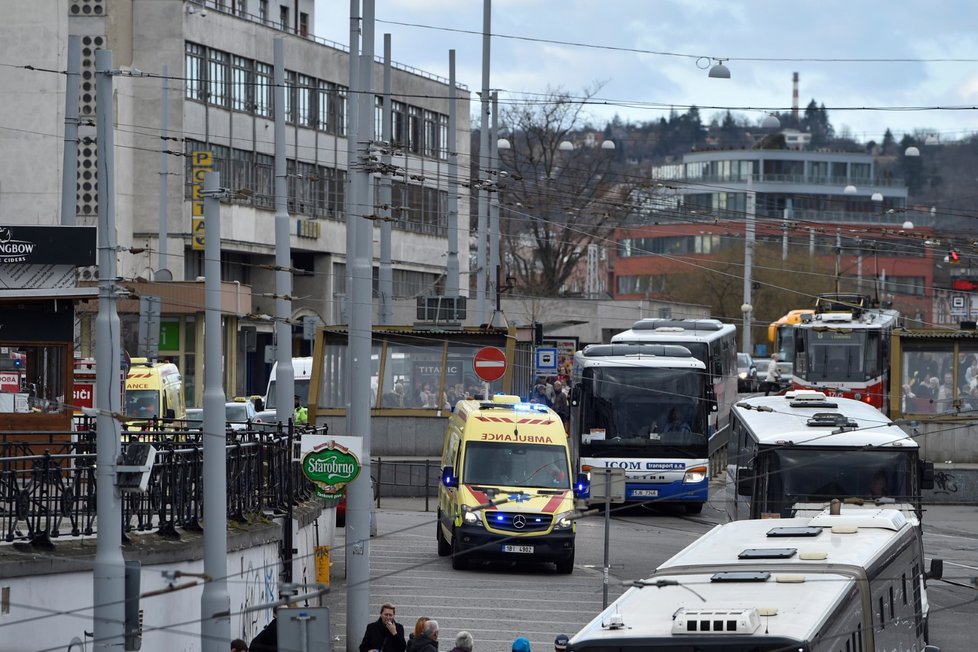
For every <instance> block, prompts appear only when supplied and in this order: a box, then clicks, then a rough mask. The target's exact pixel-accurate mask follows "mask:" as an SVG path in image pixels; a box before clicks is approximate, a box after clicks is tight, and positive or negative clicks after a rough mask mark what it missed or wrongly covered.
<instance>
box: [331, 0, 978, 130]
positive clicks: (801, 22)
mask: <svg viewBox="0 0 978 652" xmlns="http://www.w3.org/2000/svg"><path fill="white" fill-rule="evenodd" d="M376 7H377V10H376V13H377V24H376V38H377V53H378V54H382V52H383V34H384V33H390V34H392V50H393V58H394V60H395V61H398V62H400V63H404V64H407V65H410V66H414V67H416V68H421V69H423V70H426V71H429V72H432V73H435V74H438V75H441V76H444V77H447V76H448V50H449V49H452V48H454V49H455V50H456V75H457V78H458V80H459V82H461V83H464V84H466V85H467V86H468V87H469V89H470V90H471V91H472V92H473V93H474V92H475V91H478V90H479V89H480V88H481V85H482V36H481V32H482V8H483V2H482V0H376ZM976 25H978V5H976V4H975V3H974V1H973V0H931V1H930V2H920V1H910V0H897V1H896V2H894V1H893V0H890V1H889V2H884V1H880V0H848V1H846V2H842V1H840V0H821V1H817V0H792V1H791V2H784V1H783V0H782V1H781V2H774V1H772V0H724V1H720V0H493V3H492V30H491V31H492V33H493V34H494V36H493V39H492V62H491V71H492V73H491V87H492V88H496V89H500V101H501V102H504V101H505V99H506V97H507V96H510V95H515V96H522V95H523V94H528V93H545V92H546V91H547V89H548V87H549V88H560V89H562V90H564V91H566V92H568V93H571V94H572V95H579V94H581V92H582V91H583V89H585V88H589V87H593V86H595V85H596V84H603V86H602V87H601V90H600V91H599V92H598V94H597V96H596V97H597V98H600V99H602V100H606V101H607V104H605V105H600V106H597V105H595V106H592V107H591V108H590V109H589V113H590V115H591V116H592V118H593V123H594V124H595V125H596V126H598V127H601V126H603V125H604V123H605V122H606V121H607V120H608V119H610V118H611V117H612V116H614V115H615V114H618V115H620V116H621V117H622V118H623V119H626V120H631V121H635V122H640V121H648V120H654V119H658V118H659V117H660V116H662V115H664V114H666V113H668V110H669V108H668V107H670V106H675V107H676V108H677V110H679V111H685V110H686V107H688V106H689V105H696V106H698V107H700V112H701V115H702V116H703V118H704V121H708V120H709V119H710V118H711V117H712V116H714V115H715V114H718V113H721V112H722V111H724V110H725V109H727V108H730V109H731V110H733V111H734V112H735V113H737V114H739V115H741V116H744V117H748V118H749V119H751V120H752V121H759V120H760V119H761V118H763V116H764V111H763V110H764V109H776V110H788V109H790V107H791V76H792V73H793V72H796V71H797V72H798V73H799V75H800V92H799V95H800V103H801V107H802V109H804V107H805V105H806V104H808V102H809V101H810V100H811V99H813V98H814V99H815V100H816V101H817V102H818V103H819V104H822V103H824V104H825V106H826V107H827V108H828V109H829V119H830V121H831V122H832V124H833V126H834V127H835V128H836V132H837V133H838V132H841V131H843V130H844V129H846V128H847V129H848V131H849V132H850V135H852V136H853V137H855V138H856V139H858V140H861V141H868V140H879V139H881V138H882V135H883V131H884V130H885V129H886V127H890V128H891V129H892V130H893V132H894V134H895V135H896V137H897V139H899V138H900V136H901V135H902V134H903V133H905V132H906V133H912V132H915V131H918V132H921V133H935V134H938V135H939V137H940V138H941V139H942V140H944V141H949V140H956V139H959V138H961V137H964V136H969V135H971V134H972V133H975V132H978V108H976V107H978V30H976V29H975V27H976ZM315 29H316V33H317V35H318V36H321V37H324V38H327V39H330V40H333V41H336V42H338V43H341V44H344V45H346V44H348V42H349V1H348V0H316V25H315ZM450 30H458V31H450ZM530 39H533V40H530ZM558 42H560V43H558ZM616 48H617V49H616ZM698 57H702V58H698ZM711 59H724V60H725V65H726V66H727V67H728V68H729V69H730V72H731V78H730V79H727V80H717V79H710V78H708V76H707V68H708V67H709V65H710V61H711ZM827 60H834V61H827ZM938 107H940V108H938Z"/></svg>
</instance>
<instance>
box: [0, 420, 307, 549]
mask: <svg viewBox="0 0 978 652" xmlns="http://www.w3.org/2000/svg"><path fill="white" fill-rule="evenodd" d="M32 434H33V436H32ZM59 435H60V441H59V440H58V436H59ZM127 435H128V436H129V437H131V438H132V439H133V440H139V441H143V442H150V443H152V444H153V446H154V447H155V448H156V449H157V454H156V461H155V463H154V465H153V470H152V472H151V475H150V480H149V489H148V490H147V491H146V492H145V493H126V494H123V498H122V510H123V514H122V521H123V532H122V535H123V536H124V537H125V536H126V533H130V532H149V531H157V532H158V533H159V534H160V535H161V536H164V537H168V538H179V537H180V533H179V532H178V530H177V528H181V529H183V530H187V531H199V530H200V529H201V527H200V521H201V519H202V518H203V469H204V465H203V462H204V460H203V442H202V441H201V432H200V431H199V430H180V431H139V432H129V433H125V435H124V437H125V436H127ZM16 436H17V438H18V440H17V441H12V440H11V438H12V437H13V433H4V436H3V438H2V439H3V441H0V540H2V541H6V542H14V541H26V542H29V543H30V544H32V545H34V546H36V547H51V546H52V545H53V541H54V540H56V539H59V538H64V537H79V536H90V535H93V534H95V533H96V532H97V525H98V524H97V520H96V504H97V502H98V501H97V495H96V494H97V482H96V473H95V465H96V448H95V433H94V431H93V430H90V431H80V432H79V431H76V432H70V433H16ZM296 441H297V438H296V435H295V432H294V431H293V430H292V429H291V428H282V427H277V428H274V429H268V430H266V431H260V430H257V429H252V428H248V429H244V430H234V431H231V430H229V431H228V432H227V447H226V451H227V497H228V502H227V504H228V511H227V515H228V518H229V519H230V520H235V521H238V522H245V521H247V520H249V519H250V518H252V517H254V516H257V515H259V514H262V513H264V512H274V513H279V514H284V513H286V512H287V511H288V510H289V508H290V507H291V506H292V505H295V504H298V503H299V502H301V501H304V500H306V499H308V498H310V497H311V496H312V485H311V484H310V483H309V482H308V481H307V480H306V479H305V477H304V476H303V474H302V471H301V468H300V465H299V462H297V461H294V460H296V459H297V457H298V456H297V455H296V454H295V451H294V450H293V449H294V442H296ZM126 446H128V442H124V443H123V444H122V448H123V450H124V449H125V447H126Z"/></svg>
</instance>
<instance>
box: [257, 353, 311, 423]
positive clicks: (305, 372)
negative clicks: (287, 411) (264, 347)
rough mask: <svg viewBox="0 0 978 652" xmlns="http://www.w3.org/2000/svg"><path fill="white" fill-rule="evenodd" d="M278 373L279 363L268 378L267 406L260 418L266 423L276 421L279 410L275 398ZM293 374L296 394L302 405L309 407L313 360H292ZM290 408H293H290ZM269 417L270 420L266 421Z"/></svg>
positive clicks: (273, 366)
mask: <svg viewBox="0 0 978 652" xmlns="http://www.w3.org/2000/svg"><path fill="white" fill-rule="evenodd" d="M277 372H278V362H276V363H275V364H274V365H272V373H271V375H270V376H269V377H268V389H266V390H265V399H264V400H265V406H264V409H263V410H262V412H261V413H260V414H259V416H262V418H263V420H265V421H266V422H267V421H269V420H274V417H275V413H276V412H277V410H278V407H277V404H276V398H277V397H276V396H275V377H276V375H277ZM292 373H294V374H295V394H296V395H297V396H298V397H299V404H300V405H305V406H308V405H309V379H310V378H312V358H292ZM289 407H290V408H291V407H292V406H289ZM266 415H268V416H269V417H270V419H264V417H265V416H266Z"/></svg>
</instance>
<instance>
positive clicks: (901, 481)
mask: <svg viewBox="0 0 978 652" xmlns="http://www.w3.org/2000/svg"><path fill="white" fill-rule="evenodd" d="M933 486H934V465H933V463H931V462H926V461H923V460H921V458H920V448H919V447H918V445H917V442H916V441H915V440H914V439H913V438H912V437H909V436H908V435H907V434H906V433H905V432H904V431H903V430H901V429H900V427H899V426H897V425H896V424H895V423H893V422H892V421H891V420H890V419H889V418H888V417H887V416H886V415H885V414H883V413H882V412H880V411H879V410H877V409H876V408H874V407H873V406H871V405H869V404H867V403H865V402H863V401H856V400H853V399H847V398H841V397H828V396H826V395H825V394H822V393H820V392H814V391H811V390H804V391H789V392H787V393H786V394H784V395H783V396H754V397H752V398H748V399H744V400H743V401H740V402H738V403H737V404H736V405H735V406H734V407H733V409H732V410H731V412H730V442H729V446H728V451H727V491H726V494H727V495H726V501H725V502H726V505H725V508H726V512H727V516H728V518H730V519H731V520H741V519H750V518H788V517H792V516H798V515H804V514H811V513H813V512H816V511H820V510H821V509H823V508H824V507H825V506H826V505H828V504H829V502H830V501H831V500H833V499H839V500H842V501H845V502H847V503H850V504H862V505H864V506H866V507H871V508H876V507H880V506H887V507H891V508H894V509H897V510H899V511H901V512H902V513H903V514H904V515H905V516H906V517H907V518H908V519H909V520H911V521H913V522H916V523H919V522H920V517H921V491H922V490H923V489H932V488H933Z"/></svg>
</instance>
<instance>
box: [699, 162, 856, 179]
mask: <svg viewBox="0 0 978 652" xmlns="http://www.w3.org/2000/svg"><path fill="white" fill-rule="evenodd" d="M758 163H760V168H761V169H760V172H761V174H762V175H763V176H762V177H761V178H762V180H768V181H777V180H782V181H789V180H797V181H800V180H808V181H812V182H824V181H827V180H829V179H841V180H845V179H850V180H857V179H860V180H867V179H870V178H871V175H872V165H871V164H869V163H846V162H844V161H801V160H796V159H764V160H763V161H745V160H736V161H730V160H728V161H694V162H690V163H685V164H683V168H684V173H685V178H686V179H688V180H696V179H708V180H721V181H746V180H747V179H749V178H750V177H751V176H752V175H753V174H754V173H755V166H757V165H758ZM806 170H807V171H806Z"/></svg>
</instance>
